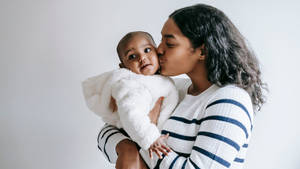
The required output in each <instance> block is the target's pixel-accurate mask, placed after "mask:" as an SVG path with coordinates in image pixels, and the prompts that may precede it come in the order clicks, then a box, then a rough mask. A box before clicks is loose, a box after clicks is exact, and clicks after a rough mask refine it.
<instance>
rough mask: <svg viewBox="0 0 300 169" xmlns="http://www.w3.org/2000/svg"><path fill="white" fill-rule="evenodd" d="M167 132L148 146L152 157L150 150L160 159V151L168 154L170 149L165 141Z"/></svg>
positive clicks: (167, 135)
mask: <svg viewBox="0 0 300 169" xmlns="http://www.w3.org/2000/svg"><path fill="white" fill-rule="evenodd" d="M168 137H169V134H166V135H161V136H160V137H159V138H158V139H157V140H156V141H155V142H154V143H152V144H151V146H150V148H149V156H150V158H151V159H152V158H153V157H152V152H154V153H155V154H156V155H157V156H158V157H159V158H160V159H161V158H162V156H161V154H160V153H163V154H164V155H168V153H169V152H170V151H171V149H170V148H169V147H168V146H167V144H166V141H167V139H168Z"/></svg>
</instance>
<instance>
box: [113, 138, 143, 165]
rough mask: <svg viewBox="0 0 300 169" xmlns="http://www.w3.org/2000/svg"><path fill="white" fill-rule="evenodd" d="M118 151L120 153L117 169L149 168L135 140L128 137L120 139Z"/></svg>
mask: <svg viewBox="0 0 300 169" xmlns="http://www.w3.org/2000/svg"><path fill="white" fill-rule="evenodd" d="M116 152H117V153H118V159H117V162H116V169H148V167H147V165H146V164H145V162H144V160H143V159H142V157H141V156H140V154H139V151H138V149H137V147H136V144H135V143H134V142H133V141H131V140H128V139H125V140H122V141H120V142H119V143H118V144H117V146H116Z"/></svg>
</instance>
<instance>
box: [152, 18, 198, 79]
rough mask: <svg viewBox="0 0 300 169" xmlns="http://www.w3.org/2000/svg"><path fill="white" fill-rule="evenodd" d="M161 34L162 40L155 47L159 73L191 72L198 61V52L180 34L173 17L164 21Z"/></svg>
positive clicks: (169, 74)
mask: <svg viewBox="0 0 300 169" xmlns="http://www.w3.org/2000/svg"><path fill="white" fill-rule="evenodd" d="M161 35H162V40H161V43H160V44H159V46H158V48H157V52H158V54H159V55H160V57H159V62H160V66H161V74H162V75H166V76H177V75H180V74H184V73H189V72H191V71H192V70H193V69H194V68H195V66H196V64H197V62H198V59H199V58H198V56H199V55H197V53H198V52H196V50H195V49H194V48H192V44H191V42H190V40H189V39H188V38H187V37H186V36H184V35H183V34H182V32H181V31H180V29H179V28H178V26H177V25H176V23H175V22H174V21H173V19H171V18H169V19H168V20H167V21H166V23H165V24H164V26H163V28H162V31H161Z"/></svg>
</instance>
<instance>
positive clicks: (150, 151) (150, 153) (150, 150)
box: [148, 148, 153, 159]
mask: <svg viewBox="0 0 300 169" xmlns="http://www.w3.org/2000/svg"><path fill="white" fill-rule="evenodd" d="M148 151H149V156H150V159H152V158H153V156H152V153H153V152H152V149H151V148H149V150H148Z"/></svg>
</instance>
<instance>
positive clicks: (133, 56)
mask: <svg viewBox="0 0 300 169" xmlns="http://www.w3.org/2000/svg"><path fill="white" fill-rule="evenodd" d="M135 58H136V55H129V56H128V59H129V60H132V59H135Z"/></svg>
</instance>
